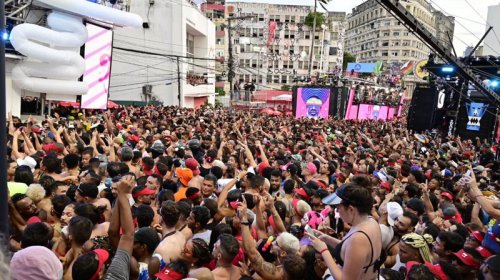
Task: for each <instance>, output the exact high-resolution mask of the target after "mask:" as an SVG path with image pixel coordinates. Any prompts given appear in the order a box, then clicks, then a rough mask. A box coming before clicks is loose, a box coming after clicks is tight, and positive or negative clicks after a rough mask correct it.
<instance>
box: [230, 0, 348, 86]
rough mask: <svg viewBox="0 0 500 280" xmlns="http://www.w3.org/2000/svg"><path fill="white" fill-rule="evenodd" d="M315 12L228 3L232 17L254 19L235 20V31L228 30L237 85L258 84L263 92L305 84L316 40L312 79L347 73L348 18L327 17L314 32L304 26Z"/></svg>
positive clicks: (335, 14) (304, 8)
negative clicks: (340, 71) (344, 62)
mask: <svg viewBox="0 0 500 280" xmlns="http://www.w3.org/2000/svg"><path fill="white" fill-rule="evenodd" d="M312 10H313V7H311V6H296V5H274V4H263V3H242V2H231V3H227V4H226V16H231V17H242V16H253V18H252V19H246V20H239V21H238V20H233V21H232V25H233V27H234V28H233V29H232V30H231V31H228V32H232V34H231V35H232V36H231V40H233V61H234V64H235V74H236V77H235V79H234V81H235V82H237V81H241V82H251V81H253V82H254V83H255V84H256V88H257V90H259V89H280V88H281V87H282V86H283V85H293V84H294V83H296V82H300V81H305V80H306V79H308V78H309V76H308V70H309V54H310V52H311V40H314V41H315V44H314V49H313V50H312V51H313V59H312V68H311V75H312V76H316V75H320V74H324V73H332V72H333V71H334V69H336V68H341V67H342V59H343V51H344V44H343V40H344V35H345V34H344V33H345V13H342V12H330V13H327V14H325V18H326V21H325V23H324V24H323V26H321V25H318V26H317V28H316V31H315V32H312V28H310V27H308V26H307V25H305V24H304V21H305V19H306V17H307V15H308V14H309V13H310V12H311V11H312ZM226 35H227V32H226ZM226 39H229V38H228V36H226ZM226 42H227V41H226ZM226 54H228V53H226ZM227 59H228V55H226V60H227Z"/></svg>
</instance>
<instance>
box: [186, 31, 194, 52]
mask: <svg viewBox="0 0 500 280" xmlns="http://www.w3.org/2000/svg"><path fill="white" fill-rule="evenodd" d="M186 53H187V54H186V56H189V57H194V36H193V35H191V34H189V33H188V34H187V36H186Z"/></svg>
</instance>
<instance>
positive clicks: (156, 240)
mask: <svg viewBox="0 0 500 280" xmlns="http://www.w3.org/2000/svg"><path fill="white" fill-rule="evenodd" d="M160 241H161V240H160V237H159V236H158V233H156V230H154V229H152V228H150V227H142V228H140V229H138V230H137V231H136V232H135V233H134V242H137V243H141V244H146V246H148V250H149V252H154V250H155V249H156V247H158V244H160Z"/></svg>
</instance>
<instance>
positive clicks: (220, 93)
mask: <svg viewBox="0 0 500 280" xmlns="http://www.w3.org/2000/svg"><path fill="white" fill-rule="evenodd" d="M215 93H217V94H218V95H219V96H224V95H226V92H225V91H224V88H223V87H216V88H215Z"/></svg>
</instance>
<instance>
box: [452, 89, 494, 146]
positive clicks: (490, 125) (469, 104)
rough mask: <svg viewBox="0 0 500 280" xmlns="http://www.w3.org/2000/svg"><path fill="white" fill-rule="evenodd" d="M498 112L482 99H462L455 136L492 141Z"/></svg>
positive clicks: (492, 105) (489, 102)
mask: <svg viewBox="0 0 500 280" xmlns="http://www.w3.org/2000/svg"><path fill="white" fill-rule="evenodd" d="M497 115H498V110H497V108H496V107H495V105H494V104H492V103H491V101H489V100H486V99H484V98H477V97H475V98H474V97H471V98H470V99H468V100H465V98H462V100H461V103H460V110H459V112H458V120H457V130H456V132H457V134H458V135H459V136H460V137H461V138H462V139H475V138H476V137H479V138H480V139H481V140H482V139H488V140H490V139H492V138H493V136H494V134H493V133H494V130H495V125H496V122H497V120H498V117H497Z"/></svg>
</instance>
